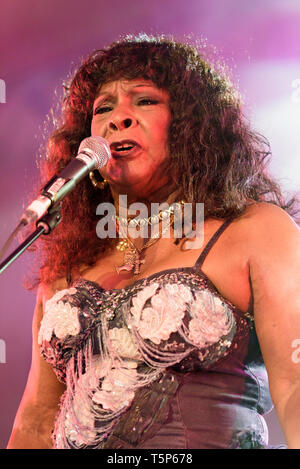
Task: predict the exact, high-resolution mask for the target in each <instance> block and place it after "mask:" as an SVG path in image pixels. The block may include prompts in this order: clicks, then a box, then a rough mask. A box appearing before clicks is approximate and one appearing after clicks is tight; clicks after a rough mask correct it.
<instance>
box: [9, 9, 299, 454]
mask: <svg viewBox="0 0 300 469" xmlns="http://www.w3.org/2000/svg"><path fill="white" fill-rule="evenodd" d="M141 31H143V32H146V33H150V34H151V33H152V34H156V33H165V34H173V35H175V36H176V37H177V38H178V39H182V38H183V36H184V35H187V34H192V35H193V36H194V37H196V38H197V37H198V38H199V37H201V36H204V37H206V38H207V40H208V43H209V44H211V45H213V46H216V48H217V50H218V51H219V52H218V55H219V56H220V57H221V58H222V59H223V60H225V62H226V63H227V65H228V66H229V67H230V68H231V70H232V75H233V77H234V81H235V83H236V84H237V86H238V87H239V90H240V92H241V93H242V95H243V97H244V102H245V113H246V114H247V116H248V117H249V118H250V120H251V122H252V124H253V126H254V127H255V128H256V129H257V130H259V131H261V132H262V133H263V134H264V135H265V136H266V137H267V138H268V139H269V141H270V143H271V146H272V149H273V161H272V166H271V168H272V172H273V174H274V175H275V176H276V177H277V178H279V180H280V181H281V183H282V185H283V187H284V189H285V190H286V191H295V190H299V187H300V171H299V169H300V163H299V154H300V151H299V150H300V137H299V126H300V85H299V83H300V60H299V57H300V37H299V34H300V33H299V31H300V2H299V0H252V1H251V2H245V1H244V2H242V1H240V0H210V1H201V0H189V1H186V0H151V1H149V0H122V1H120V0H85V1H84V2H83V1H78V0H75V1H69V0H67V1H58V0H51V1H50V0H43V1H40V0H25V1H23V2H20V1H18V0H2V2H1V10H0V79H2V80H4V81H5V83H6V102H5V103H0V164H1V166H0V168H1V171H0V215H1V230H0V246H2V245H3V244H4V242H5V240H6V239H7V237H8V236H9V234H10V232H11V231H12V230H13V229H14V227H15V226H16V224H17V222H18V219H19V217H20V215H21V213H22V209H23V200H24V196H26V195H27V194H28V193H30V191H31V188H32V185H33V184H34V180H35V177H36V175H37V169H36V157H37V155H38V152H39V145H40V144H41V143H42V138H41V135H42V131H43V126H44V121H45V117H46V114H47V113H48V111H49V109H50V107H51V106H52V104H53V103H54V91H55V89H58V90H59V89H60V85H61V82H62V80H63V79H64V78H65V77H66V76H67V74H68V73H69V71H70V70H71V68H72V67H74V66H76V64H77V63H78V61H79V59H80V57H82V56H86V55H87V54H88V53H89V52H91V51H92V50H93V49H97V48H101V47H102V46H104V45H107V44H108V43H110V42H111V41H113V40H115V39H117V38H118V37H119V35H120V34H126V33H138V32H141ZM0 96H1V95H0ZM2 100H3V99H2ZM30 262H31V261H30V256H28V254H25V255H23V256H22V257H21V258H20V259H18V260H17V261H16V262H15V263H14V264H13V265H12V266H10V267H9V268H8V269H7V271H6V272H5V273H3V274H2V275H1V276H0V292H1V302H0V312H1V314H0V339H1V340H2V342H1V343H2V345H3V344H5V348H6V356H4V355H3V353H2V355H0V361H2V362H3V361H5V363H0V379H1V386H0V419H1V420H0V447H1V448H5V447H6V444H7V441H8V438H9V435H10V432H11V427H12V424H13V420H14V416H15V413H16V410H17V408H18V405H19V401H20V398H21V396H22V393H23V390H24V386H25V384H26V379H27V374H28V370H29V366H30V360H31V321H32V314H33V309H34V303H35V297H34V294H33V293H32V292H27V291H25V290H24V289H23V287H22V285H21V282H22V279H23V277H24V274H25V273H26V271H27V270H28V269H29V268H30ZM266 419H267V422H268V424H269V430H270V444H278V443H283V442H284V437H283V435H282V432H281V429H280V427H279V424H278V421H277V417H276V412H275V411H272V412H271V413H270V414H269V415H267V416H266Z"/></svg>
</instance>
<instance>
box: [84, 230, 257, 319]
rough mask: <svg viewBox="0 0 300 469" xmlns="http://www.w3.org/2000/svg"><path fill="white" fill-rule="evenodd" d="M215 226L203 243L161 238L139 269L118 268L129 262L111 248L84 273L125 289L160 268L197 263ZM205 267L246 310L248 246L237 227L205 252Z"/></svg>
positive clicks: (223, 292)
mask: <svg viewBox="0 0 300 469" xmlns="http://www.w3.org/2000/svg"><path fill="white" fill-rule="evenodd" d="M215 230H216V225H214V226H209V227H208V228H207V229H206V230H205V231H204V240H203V243H202V245H201V246H198V247H197V248H195V249H191V248H189V249H187V243H183V242H182V241H181V242H180V243H179V244H175V243H174V241H175V240H174V239H166V238H163V239H160V240H158V241H157V242H156V243H155V244H153V245H152V246H150V247H149V248H147V249H145V250H143V251H142V252H141V254H140V256H139V261H140V263H138V267H139V269H137V270H139V272H138V273H134V268H133V269H132V270H130V271H128V270H125V269H124V270H119V269H120V267H122V266H124V264H125V265H126V263H128V255H127V257H126V251H124V252H121V251H118V250H117V249H114V250H112V251H111V252H109V253H107V254H106V255H104V256H102V257H100V258H99V260H98V262H97V263H96V265H94V266H93V267H92V268H89V269H85V270H83V271H82V272H81V274H80V275H81V276H82V277H84V278H86V279H88V280H91V281H94V282H96V283H98V284H99V285H100V286H101V287H102V288H104V289H105V290H111V289H122V288H124V287H127V286H129V285H132V284H134V282H136V281H137V280H140V279H142V278H147V277H150V276H151V275H153V274H156V273H157V272H163V271H169V270H172V269H179V268H182V267H192V266H194V265H195V264H196V263H197V261H198V260H199V257H200V256H201V253H202V252H203V250H204V247H205V246H206V244H207V242H208V240H209V239H211V236H212V235H213V233H214V231H215ZM202 271H203V272H204V274H205V275H206V276H207V277H208V278H209V279H210V281H211V282H212V283H213V284H214V286H215V287H216V288H217V290H218V291H219V292H220V293H221V295H222V296H223V297H224V298H226V299H227V300H229V301H230V302H231V303H232V304H234V305H235V306H237V307H238V308H239V309H240V310H241V311H244V312H246V311H247V310H248V307H249V303H250V296H251V291H250V285H249V269H248V259H247V248H246V246H245V245H244V243H243V242H242V241H241V240H240V239H239V237H238V236H237V233H235V231H234V230H231V231H230V230H229V229H228V232H227V233H226V232H225V233H223V235H222V237H221V238H220V239H219V240H218V242H216V243H215V244H214V246H213V247H212V249H211V250H210V251H209V252H208V254H207V255H206V257H205V259H204V262H203V264H202Z"/></svg>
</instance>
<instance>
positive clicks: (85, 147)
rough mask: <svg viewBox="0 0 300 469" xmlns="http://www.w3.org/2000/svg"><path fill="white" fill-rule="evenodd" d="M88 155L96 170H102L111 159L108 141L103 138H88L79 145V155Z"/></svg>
mask: <svg viewBox="0 0 300 469" xmlns="http://www.w3.org/2000/svg"><path fill="white" fill-rule="evenodd" d="M80 153H84V154H87V155H88V156H89V157H91V158H92V159H93V160H94V161H95V162H96V164H95V169H100V168H102V167H103V166H105V165H106V163H107V162H108V160H109V158H110V157H111V153H110V148H109V144H108V142H107V140H105V138H102V137H98V136H96V137H87V138H85V139H84V140H82V142H81V143H80V145H79V149H78V155H79V154H80Z"/></svg>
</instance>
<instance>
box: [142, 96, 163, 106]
mask: <svg viewBox="0 0 300 469" xmlns="http://www.w3.org/2000/svg"><path fill="white" fill-rule="evenodd" d="M151 104H158V101H157V99H154V98H141V99H139V101H138V105H139V106H149V105H151Z"/></svg>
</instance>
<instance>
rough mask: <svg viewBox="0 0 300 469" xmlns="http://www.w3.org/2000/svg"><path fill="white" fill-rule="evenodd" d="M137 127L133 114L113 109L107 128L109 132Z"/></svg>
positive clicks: (126, 110) (125, 110)
mask: <svg viewBox="0 0 300 469" xmlns="http://www.w3.org/2000/svg"><path fill="white" fill-rule="evenodd" d="M136 125H137V120H136V118H135V117H134V116H133V114H132V113H131V112H130V111H129V110H128V109H124V108H122V109H121V108H119V109H115V112H114V113H113V115H112V116H111V119H110V121H109V124H108V127H109V128H110V130H114V131H116V130H124V129H128V128H129V127H134V126H136Z"/></svg>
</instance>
